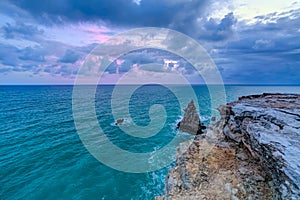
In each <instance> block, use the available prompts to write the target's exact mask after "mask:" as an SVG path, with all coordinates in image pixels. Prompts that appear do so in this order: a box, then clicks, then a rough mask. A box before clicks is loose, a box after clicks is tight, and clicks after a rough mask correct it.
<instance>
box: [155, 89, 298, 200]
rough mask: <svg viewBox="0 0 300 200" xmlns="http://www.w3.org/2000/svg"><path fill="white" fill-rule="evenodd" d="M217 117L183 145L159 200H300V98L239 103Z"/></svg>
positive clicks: (260, 98)
mask: <svg viewBox="0 0 300 200" xmlns="http://www.w3.org/2000/svg"><path fill="white" fill-rule="evenodd" d="M219 112H220V115H221V119H220V120H219V121H218V122H216V123H215V124H213V125H211V126H210V127H209V128H208V129H207V131H206V133H205V134H202V135H197V136H196V137H195V139H194V140H192V141H187V142H185V143H181V144H180V146H179V147H178V149H177V155H178V156H177V159H176V166H175V167H174V168H172V169H171V170H170V171H169V174H168V176H167V179H166V187H165V192H164V195H163V196H160V197H157V198H156V199H157V200H160V199H175V200H176V199H180V200H182V199H193V200H194V199H233V200H238V199H247V200H251V199H263V200H266V199H293V200H296V199H300V95H296V94H261V95H252V96H245V97H240V98H239V100H238V101H235V102H232V103H228V104H227V105H223V106H221V107H220V108H219ZM186 149H188V150H187V151H185V150H186ZM182 152H184V153H183V154H182ZM181 154H182V155H181ZM179 155H181V156H179Z"/></svg>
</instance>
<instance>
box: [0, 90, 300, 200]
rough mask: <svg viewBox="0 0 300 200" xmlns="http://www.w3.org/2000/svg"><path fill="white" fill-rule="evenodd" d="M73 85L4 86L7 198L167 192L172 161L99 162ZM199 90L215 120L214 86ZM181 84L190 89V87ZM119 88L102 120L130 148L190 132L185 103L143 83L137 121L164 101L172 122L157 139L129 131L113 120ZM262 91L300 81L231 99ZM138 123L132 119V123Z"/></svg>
mask: <svg viewBox="0 0 300 200" xmlns="http://www.w3.org/2000/svg"><path fill="white" fill-rule="evenodd" d="M86 87H87V90H88V89H89V88H88V86H86ZM126 87H127V86H124V91H126ZM178 87H180V86H178ZM181 87H182V86H181ZM72 89H73V88H72V86H0V199H114V200H117V199H122V200H123V199H125V200H126V199H153V197H154V196H157V195H160V194H161V193H162V192H163V188H164V180H165V176H166V174H167V171H168V168H169V167H170V166H168V167H165V168H163V169H161V170H159V171H154V172H148V173H140V174H136V173H125V172H121V171H117V170H114V169H112V168H109V167H107V166H106V165H104V164H102V163H100V162H99V161H98V160H97V159H95V158H94V157H93V156H92V155H91V154H90V153H89V152H88V151H87V150H86V148H85V147H84V146H83V144H82V142H81V140H80V138H79V136H78V134H77V131H76V128H75V124H74V120H73V114H72ZM193 89H194V91H195V92H196V95H197V97H198V101H199V106H200V114H201V119H202V121H203V122H205V123H208V122H209V121H208V120H209V116H210V114H211V112H213V111H214V110H215V108H212V110H213V111H212V110H211V109H210V105H211V104H210V98H209V94H208V91H207V89H206V87H205V86H194V87H193ZM178 90H179V91H181V92H182V93H184V92H185V88H184V87H182V88H178ZM112 91H113V86H101V87H98V89H97V93H96V97H97V98H96V103H95V104H96V113H97V118H98V122H99V125H100V126H101V127H103V130H105V133H106V134H107V136H108V138H109V139H110V140H111V141H112V142H113V143H114V144H115V145H117V146H119V147H121V148H123V149H126V150H128V151H131V152H152V151H155V150H157V149H159V148H162V147H163V146H164V145H166V144H167V143H168V142H169V141H170V140H171V139H172V138H173V137H174V136H175V135H176V134H180V137H181V138H183V139H185V138H188V137H189V136H188V135H186V134H185V133H179V132H177V130H176V129H175V128H174V127H175V126H176V123H177V121H178V120H179V119H180V117H181V110H180V108H179V101H178V100H177V99H176V97H175V96H174V94H172V93H171V92H170V91H169V90H167V89H166V88H164V87H161V86H146V87H142V88H140V89H139V90H138V91H136V92H135V93H134V95H133V96H132V98H131V99H130V103H129V107H130V109H129V110H130V114H131V117H132V122H135V123H136V124H138V125H140V126H146V125H147V124H149V123H150V122H151V120H150V118H149V116H148V110H149V107H150V106H151V105H152V104H161V105H164V107H165V108H166V112H167V119H166V120H167V123H166V124H165V125H164V127H163V128H162V129H161V131H160V132H159V134H157V135H156V136H154V137H151V138H147V139H141V138H134V137H128V135H126V134H124V133H123V132H122V131H121V130H120V129H119V127H118V126H115V125H114V118H113V117H112V114H111V110H110V109H111V107H110V104H111V94H112ZM262 92H284V93H300V87H291V86H226V96H227V101H232V100H236V99H237V97H238V96H242V95H249V94H257V93H262ZM187 100H189V97H187ZM216 101H218V100H216ZM82 107H83V108H84V104H83V105H82ZM156 117H158V118H159V117H160V116H156ZM132 122H131V121H128V120H126V123H127V125H129V126H130V123H132ZM174 155H175V152H174ZM149 164H151V162H149Z"/></svg>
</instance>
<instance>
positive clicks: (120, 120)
mask: <svg viewBox="0 0 300 200" xmlns="http://www.w3.org/2000/svg"><path fill="white" fill-rule="evenodd" d="M123 122H124V119H123V118H121V119H117V121H116V122H115V125H121V124H122V123H123Z"/></svg>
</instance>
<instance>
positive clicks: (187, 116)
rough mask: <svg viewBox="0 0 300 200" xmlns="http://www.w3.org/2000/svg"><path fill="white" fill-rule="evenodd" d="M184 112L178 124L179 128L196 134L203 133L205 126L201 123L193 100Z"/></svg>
mask: <svg viewBox="0 0 300 200" xmlns="http://www.w3.org/2000/svg"><path fill="white" fill-rule="evenodd" d="M184 112H185V113H184V116H183V119H182V120H181V121H180V122H179V123H178V125H177V127H178V129H179V130H181V131H184V132H187V133H191V134H194V135H198V134H202V133H203V129H205V126H203V125H202V124H201V121H200V117H199V115H198V112H197V109H196V106H195V104H194V101H193V100H192V101H191V102H190V103H189V104H188V106H187V108H185V109H184Z"/></svg>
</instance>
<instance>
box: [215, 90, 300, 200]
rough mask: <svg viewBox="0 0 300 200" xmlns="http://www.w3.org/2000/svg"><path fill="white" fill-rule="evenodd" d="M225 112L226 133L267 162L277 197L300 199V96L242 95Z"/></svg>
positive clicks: (224, 108)
mask: <svg viewBox="0 0 300 200" xmlns="http://www.w3.org/2000/svg"><path fill="white" fill-rule="evenodd" d="M221 113H224V114H223V115H222V118H223V120H224V122H223V124H224V125H223V126H224V127H223V133H224V134H225V135H226V137H228V138H230V139H231V140H233V141H235V142H237V143H242V144H244V146H246V147H247V148H248V149H249V151H250V152H251V153H252V155H253V156H254V157H255V158H257V159H259V160H260V161H261V162H262V163H263V166H264V168H265V170H266V172H269V173H268V175H269V178H270V179H271V180H270V185H271V187H272V188H273V190H274V193H275V197H277V198H279V199H300V190H299V188H300V164H299V163H300V95H293V94H262V95H254V96H247V97H241V98H239V100H238V101H236V102H233V103H230V104H228V105H227V106H223V107H222V108H221ZM225 113H226V114H225Z"/></svg>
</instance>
